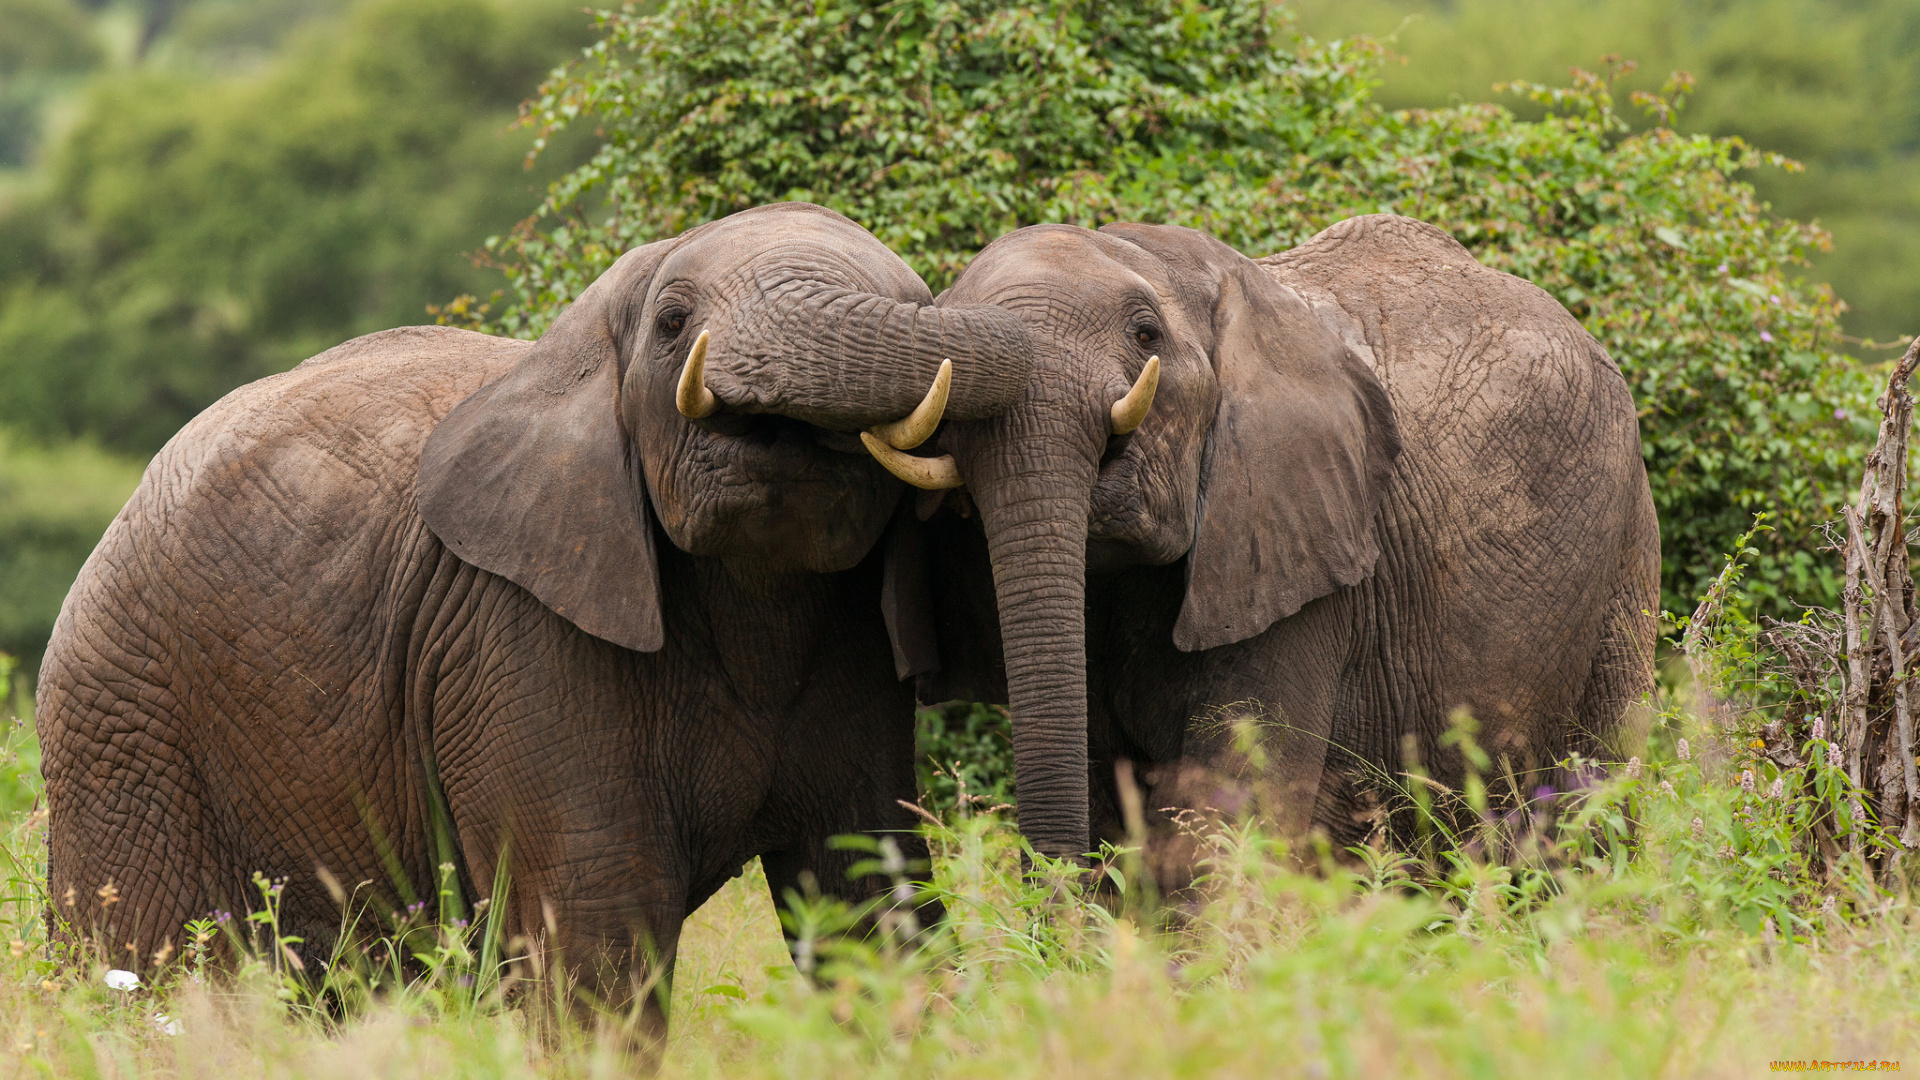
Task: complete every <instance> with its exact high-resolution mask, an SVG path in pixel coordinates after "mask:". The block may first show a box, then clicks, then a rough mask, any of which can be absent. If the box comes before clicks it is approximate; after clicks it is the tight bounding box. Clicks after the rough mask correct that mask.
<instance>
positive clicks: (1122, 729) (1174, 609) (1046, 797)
mask: <svg viewBox="0 0 1920 1080" xmlns="http://www.w3.org/2000/svg"><path fill="white" fill-rule="evenodd" d="M936 303H938V304H940V305H943V306H949V307H952V308H954V309H956V310H959V309H964V308H967V307H971V306H975V305H983V304H986V305H996V306H999V307H1002V308H1004V309H1006V310H1007V311H1010V312H1012V313H1014V314H1016V315H1018V316H1020V318H1021V319H1022V320H1023V321H1024V322H1025V323H1026V326H1027V330H1028V332H1029V334H1030V335H1031V337H1032V340H1033V344H1034V349H1035V355H1034V362H1033V369H1032V370H1033V374H1032V377H1031V379H1030V380H1029V382H1028V384H1027V387H1026V391H1025V393H1024V394H1023V395H1022V396H1021V397H1020V399H1019V400H1018V401H1016V402H1015V404H1014V405H1013V407H1012V408H1011V409H1010V410H1008V411H1007V412H1006V413H1004V414H1001V415H998V416H993V417H988V418H984V419H978V420H972V421H956V422H954V423H951V424H949V425H947V427H946V428H944V429H943V430H942V432H941V433H940V435H939V436H938V438H937V440H936V442H935V444H934V449H933V450H932V452H931V453H926V454H923V455H922V456H918V457H915V456H910V455H906V454H902V453H899V452H897V451H894V450H892V449H890V448H888V447H886V446H884V445H880V444H877V443H875V444H870V447H871V448H872V449H873V450H874V452H875V454H876V456H878V457H880V458H881V460H883V461H884V462H887V463H888V464H889V467H890V468H893V469H894V470H895V472H896V473H897V475H900V476H901V477H903V478H905V479H909V480H910V481H911V482H914V483H916V484H918V485H919V486H922V487H924V488H928V489H930V493H929V494H925V495H923V496H922V497H921V509H922V511H923V512H926V513H933V512H936V508H937V506H938V504H937V503H936V502H935V500H937V499H939V498H940V496H938V495H935V494H932V493H931V492H933V491H938V490H940V489H942V488H948V487H953V486H957V485H959V484H962V483H964V484H965V492H966V495H967V496H970V499H971V506H977V508H978V511H979V512H978V515H977V517H976V518H973V519H972V520H965V521H963V520H962V519H961V518H960V517H957V516H950V515H949V514H948V513H946V512H941V514H940V517H939V518H938V519H937V520H938V521H939V522H940V523H943V525H944V527H943V528H942V529H940V530H937V531H936V532H935V535H936V536H937V537H942V538H944V539H942V540H941V543H940V548H939V551H938V553H937V560H938V561H940V562H943V563H944V564H945V565H946V570H945V572H944V573H942V574H941V575H939V576H938V577H937V578H936V581H937V582H938V583H940V587H937V588H936V589H934V590H933V591H932V592H931V593H930V594H929V595H928V596H927V597H926V598H925V600H926V602H927V605H928V613H927V618H926V621H927V622H928V623H929V624H930V625H931V626H932V627H933V628H934V631H933V635H932V636H933V642H932V647H933V648H936V649H938V651H939V653H940V654H941V655H940V660H941V664H942V667H941V670H940V671H939V672H938V673H936V674H933V675H930V676H925V677H923V679H922V697H923V699H926V700H940V699H943V698H947V697H966V696H975V697H984V698H988V699H993V698H999V699H1000V700H1009V701H1010V702H1011V705H1012V715H1013V725H1014V731H1013V742H1014V755H1015V759H1016V772H1017V782H1018V789H1019V817H1020V827H1021V829H1022V831H1023V832H1024V833H1025V834H1026V835H1027V836H1028V838H1029V839H1030V840H1031V841H1032V842H1033V844H1034V845H1035V847H1036V848H1037V849H1038V850H1041V851H1044V852H1046V853H1048V854H1051V855H1055V856H1069V855H1077V854H1079V853H1081V852H1085V851H1087V850H1088V846H1089V839H1090V830H1091V833H1092V834H1094V835H1093V838H1094V839H1098V838H1103V837H1112V836H1114V835H1115V834H1116V833H1117V832H1118V831H1119V829H1120V824H1121V823H1120V820H1119V818H1120V809H1119V801H1118V792H1117V791H1116V788H1115V773H1114V763H1115V761H1116V760H1118V759H1129V760H1131V761H1133V762H1135V763H1137V764H1138V765H1140V766H1142V767H1143V768H1142V769H1141V770H1140V775H1141V776H1142V777H1143V779H1144V781H1145V784H1144V786H1145V787H1146V789H1147V790H1146V792H1145V795H1146V806H1147V808H1148V810H1149V811H1153V810H1156V809H1159V808H1182V807H1185V808H1191V809H1201V805H1200V804H1202V803H1204V802H1205V801H1206V800H1207V799H1208V798H1209V797H1211V794H1210V792H1209V790H1208V788H1207V787H1206V784H1205V783H1199V784H1196V783H1195V781H1194V779H1193V778H1194V777H1195V776H1196V775H1200V776H1204V775H1206V773H1207V771H1208V770H1209V769H1210V768H1224V767H1228V764H1229V763H1228V761H1227V758H1228V756H1229V749H1230V748H1229V746H1228V743H1229V742H1230V741H1231V734H1230V732H1229V731H1228V730H1227V729H1226V727H1225V726H1224V725H1221V724H1218V723H1210V722H1208V718H1209V717H1211V716H1214V715H1215V711H1216V709H1217V708H1218V707H1221V706H1227V705H1231V704H1234V703H1254V704H1253V705H1252V706H1249V708H1253V709H1256V710H1257V711H1259V712H1261V713H1264V719H1266V720H1267V721H1271V722H1272V723H1271V726H1269V727H1267V728H1265V730H1266V731H1267V732H1268V733H1269V734H1268V735H1267V737H1266V739H1265V743H1264V747H1263V749H1264V752H1265V756H1266V759H1267V761H1268V765H1267V767H1266V771H1265V774H1264V778H1265V780H1266V781H1268V782H1269V783H1270V784H1271V785H1272V786H1273V788H1276V789H1277V790H1278V791H1279V792H1280V793H1281V799H1280V800H1279V801H1280V804H1281V805H1282V806H1284V807H1286V809H1285V810H1284V811H1283V813H1282V816H1283V818H1284V819H1285V821H1284V824H1285V826H1286V827H1288V828H1289V829H1292V830H1298V829H1302V828H1305V827H1307V826H1317V827H1321V828H1324V829H1326V830H1328V832H1329V833H1330V834H1331V835H1332V836H1333V838H1334V839H1336V840H1345V841H1351V840H1352V839H1354V838H1356V837H1357V836H1358V835H1360V834H1362V833H1364V831H1365V830H1366V828H1367V827H1368V826H1367V820H1366V819H1368V818H1369V817H1370V816H1372V810H1373V808H1372V807H1371V806H1370V805H1369V802H1368V800H1367V798H1366V788H1367V785H1366V784H1365V783H1364V782H1362V774H1363V773H1366V772H1369V771H1385V772H1387V773H1394V772H1398V771H1399V770H1400V769H1401V768H1402V767H1403V761H1404V758H1403V754H1405V753H1407V752H1408V751H1409V750H1411V751H1412V752H1413V753H1415V754H1417V755H1418V756H1419V757H1420V758H1421V759H1422V760H1423V761H1424V762H1425V763H1426V764H1427V766H1428V767H1429V768H1434V769H1436V770H1437V772H1438V775H1440V776H1441V777H1442V778H1443V779H1448V780H1455V779H1457V778H1458V775H1459V773H1460V769H1461V765H1460V762H1459V760H1458V758H1457V756H1455V755H1451V754H1449V753H1446V752H1443V748H1442V747H1441V745H1440V740H1439V736H1440V735H1441V734H1442V732H1443V731H1444V730H1445V727H1446V725H1447V723H1448V721H1449V716H1450V714H1452V713H1453V712H1454V711H1455V710H1456V709H1460V708H1465V709H1468V710H1470V711H1471V712H1472V713H1473V715H1474V716H1475V717H1476V718H1477V719H1478V721H1479V723H1480V724H1481V725H1482V727H1483V730H1482V733H1481V741H1482V742H1483V743H1484V745H1485V746H1486V748H1487V749H1488V750H1489V751H1490V752H1491V753H1493V754H1495V755H1497V756H1500V757H1503V758H1504V760H1505V762H1506V764H1507V766H1508V767H1509V768H1510V769H1512V770H1513V771H1514V772H1515V773H1517V774H1519V775H1521V776H1525V775H1526V774H1527V773H1528V772H1529V771H1533V772H1534V775H1535V776H1536V777H1539V779H1533V780H1523V781H1522V782H1523V783H1527V784H1528V785H1529V790H1530V789H1531V785H1533V784H1538V783H1547V782H1553V781H1551V780H1550V779H1548V777H1549V776H1550V773H1549V772H1542V771H1541V770H1550V769H1551V767H1552V765H1553V763H1555V762H1556V761H1559V760H1560V759H1561V758H1562V757H1563V755H1565V754H1567V753H1568V752H1569V751H1575V750H1582V751H1587V752H1589V753H1591V752H1594V751H1595V750H1596V748H1597V746H1598V745H1599V742H1600V740H1602V739H1604V738H1605V737H1606V736H1607V735H1608V734H1609V733H1610V732H1611V731H1612V730H1613V729H1614V728H1615V725H1616V724H1617V722H1618V721H1619V719H1620V718H1621V716H1622V714H1623V711H1624V710H1625V709H1626V708H1627V706H1628V705H1629V704H1630V703H1631V702H1633V701H1634V700H1635V699H1637V698H1638V696H1639V695H1640V694H1641V693H1642V692H1643V691H1644V690H1645V689H1646V687H1647V686H1648V684H1649V679H1650V660H1651V651H1652V640H1653V632H1654V621H1653V618H1652V617H1651V616H1650V614H1649V612H1650V611H1651V610H1652V609H1653V608H1654V607H1655V605H1656V604H1657V602H1658V585H1657V582H1658V572H1659V537H1658V530H1657V526H1656V523H1655V519H1654V512H1653V504H1652V500H1651V496H1650V494H1649V491H1648V486H1647V479H1646V473H1645V470H1644V467H1643V465H1642V463H1641V458H1640V441H1639V437H1638V431H1637V425H1636V419H1635V412H1634V405H1633V401H1632V399H1631V398H1630V396H1629V394H1628V391H1627V387H1626V385H1625V383H1624V381H1623V380H1622V379H1621V376H1620V373H1619V370H1618V368H1617V367H1616V366H1615V365H1614V363H1613V361H1612V360H1611V359H1609V358H1608V356H1607V354H1606V352H1605V351H1604V350H1603V349H1602V348H1601V347H1600V346H1599V345H1598V344H1597V343H1596V342H1595V341H1594V340H1593V338H1592V337H1590V336H1589V335H1588V334H1587V333H1586V331H1585V330H1584V329H1582V328H1581V326H1580V324H1579V323H1578V322H1576V321H1575V320H1574V318H1573V317H1572V316H1571V315H1570V314H1568V312H1567V311H1566V310H1565V309H1564V308H1562V307H1561V306H1560V305H1559V304H1558V303H1557V302H1555V301H1554V300H1553V299H1552V298H1551V297H1550V296H1548V295H1547V294H1546V293H1544V292H1542V291H1541V290H1540V289H1538V288H1536V287H1534V286H1532V285H1530V284H1528V283H1526V282H1524V281H1521V280H1519V279H1518V278H1514V277H1511V276H1508V275H1506V274H1502V273H1498V272H1496V271H1493V270H1489V269H1487V268H1485V267H1482V266H1481V265H1480V264H1479V263H1477V262H1476V261H1475V260H1474V258H1473V256H1472V255H1470V254H1469V253H1468V252H1467V251H1466V249H1464V248H1462V247H1461V246H1460V245H1459V244H1457V243H1455V242H1454V240H1453V239H1452V238H1451V237H1449V236H1448V235H1446V234H1445V233H1444V232H1442V231H1440V230H1439V229H1436V228H1434V227H1432V226H1429V225H1425V224H1422V223H1420V222H1417V221H1413V220H1411V219H1407V218H1401V217H1393V216H1372V217H1362V218H1355V219H1352V220H1349V221H1346V222H1343V223H1341V224H1339V225H1336V226H1334V227H1332V228H1330V229H1328V230H1326V231H1325V232H1323V233H1321V234H1320V235H1318V236H1316V237H1314V238H1313V239H1312V240H1311V241H1309V242H1308V243H1306V244H1304V245H1302V246H1300V247H1298V248H1295V249H1293V250H1291V251H1287V252H1283V253H1281V254H1278V255H1274V256H1272V257H1270V258H1266V259H1263V260H1260V261H1258V262H1256V261H1254V260H1252V259H1249V258H1246V257H1244V256H1242V255H1241V254H1240V253H1238V252H1236V251H1234V250H1232V249H1231V248H1229V247H1228V246H1227V245H1225V244H1222V243H1221V242H1219V241H1218V240H1215V239H1213V238H1212V237H1209V236H1206V235H1204V234H1202V233H1198V232H1195V231H1192V230H1189V229H1183V228H1176V227H1170V226H1154V225H1133V224H1118V225H1109V226H1107V227H1105V228H1103V229H1101V230H1099V231H1097V232H1093V231H1088V230H1085V229H1080V228H1072V227H1067V226H1056V225H1042V226H1034V227H1031V228H1027V229H1022V230H1020V231H1017V232H1014V233H1012V234H1010V235H1008V236H1005V237H1003V238H1001V239H1000V240H998V241H996V242H995V243H993V244H992V245H991V246H989V247H988V248H987V249H986V250H984V251H983V252H982V253H981V254H980V255H979V257H978V258H976V259H975V260H974V262H973V263H972V264H971V265H970V266H969V267H968V268H967V270H966V271H965V272H964V273H963V274H962V275H961V276H960V278H959V280H958V281H957V282H956V283H955V285H954V286H953V288H952V289H950V290H949V291H947V292H946V293H944V294H942V296H941V297H940V298H939V300H938V301H936ZM946 505H947V506H949V507H958V508H959V509H961V510H962V511H965V510H969V509H971V506H970V505H969V504H968V503H967V502H966V501H965V500H964V499H962V498H960V497H957V496H950V497H948V500H947V504H946ZM988 594H990V595H991V597H992V599H993V600H994V601H997V613H998V631H999V644H1000V645H1001V646H1002V647H1003V649H1004V665H1005V666H1004V672H1003V673H1002V672H1001V671H1000V670H997V668H996V662H997V661H998V660H999V659H1000V656H999V655H996V651H995V649H994V648H993V647H992V640H991V638H992V629H993V628H992V627H991V626H990V625H987V623H986V621H985V620H983V619H982V618H981V616H982V614H983V613H990V612H992V611H993V610H994V607H993V605H992V604H991V603H990V602H989V601H988V600H987V599H985V598H984V597H985V596H986V595H988ZM976 639H984V640H987V641H988V642H989V644H988V646H987V647H981V646H980V645H978V644H976ZM927 666H930V665H927ZM1002 679H1004V682H1002Z"/></svg>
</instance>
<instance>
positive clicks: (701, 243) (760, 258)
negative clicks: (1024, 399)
mask: <svg viewBox="0 0 1920 1080" xmlns="http://www.w3.org/2000/svg"><path fill="white" fill-rule="evenodd" d="M684 280H693V281H697V282H701V283H704V284H707V285H710V286H713V287H715V288H718V289H719V290H720V291H721V292H722V293H723V294H729V295H730V294H732V293H734V292H736V291H738V290H739V287H740V286H749V285H750V286H752V287H753V288H755V289H757V291H758V292H760V293H762V294H764V293H768V292H772V291H775V290H777V289H779V288H780V287H782V286H784V285H787V284H790V283H793V282H815V283H819V284H824V285H829V286H837V287H840V288H847V289H858V290H862V291H867V292H877V293H882V294H885V295H889V296H897V297H899V298H900V299H903V300H921V301H923V302H924V301H926V300H930V299H931V294H930V293H928V292H927V287H926V285H925V284H924V283H923V282H921V280H920V278H919V276H918V275H916V274H915V273H914V272H913V270H912V269H911V268H910V267H908V266H907V264H906V263H905V262H903V261H902V260H901V259H900V257H899V256H897V255H895V254H894V253H893V252H892V251H889V250H888V249H887V247H886V245H884V244H882V243H880V241H879V240H878V239H876V238H875V237H874V236H873V234H871V233H869V232H867V231H866V230H865V229H862V228H861V227H860V226H858V225H855V224H854V223H852V222H850V221H847V220H846V219H844V218H840V217H837V216H833V217H830V216H827V215H825V214H813V213H800V212H792V211H790V212H786V213H763V214H753V215H748V214H740V215H736V216H734V217H731V218H726V219H724V220H721V221H717V222H714V223H713V224H712V225H710V226H707V227H706V228H704V229H702V230H700V232H699V233H698V234H697V235H694V236H690V237H688V240H687V242H686V243H684V244H681V245H680V246H679V247H678V248H677V249H675V250H674V251H673V252H672V253H671V254H669V255H668V256H667V258H666V259H665V260H664V261H662V263H661V265H660V273H659V275H658V282H659V285H661V286H667V285H671V284H673V283H674V282H677V281H684Z"/></svg>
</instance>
